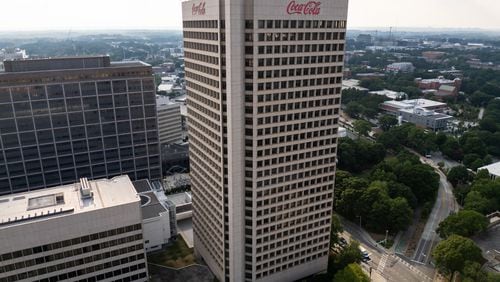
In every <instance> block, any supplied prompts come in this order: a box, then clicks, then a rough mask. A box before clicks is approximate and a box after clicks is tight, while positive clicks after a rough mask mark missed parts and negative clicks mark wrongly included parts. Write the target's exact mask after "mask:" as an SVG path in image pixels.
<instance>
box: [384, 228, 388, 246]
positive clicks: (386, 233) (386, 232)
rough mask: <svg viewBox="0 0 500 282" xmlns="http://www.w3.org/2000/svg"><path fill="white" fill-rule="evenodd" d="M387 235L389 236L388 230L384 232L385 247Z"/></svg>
mask: <svg viewBox="0 0 500 282" xmlns="http://www.w3.org/2000/svg"><path fill="white" fill-rule="evenodd" d="M387 235H389V230H385V241H384V243H385V245H386V246H387Z"/></svg>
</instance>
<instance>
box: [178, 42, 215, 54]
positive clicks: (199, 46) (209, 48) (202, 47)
mask: <svg viewBox="0 0 500 282" xmlns="http://www.w3.org/2000/svg"><path fill="white" fill-rule="evenodd" d="M184 48H185V49H194V50H199V51H205V52H212V53H218V52H219V46H218V45H213V44H205V43H198V42H190V41H184Z"/></svg>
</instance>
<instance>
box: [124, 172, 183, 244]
mask: <svg viewBox="0 0 500 282" xmlns="http://www.w3.org/2000/svg"><path fill="white" fill-rule="evenodd" d="M134 187H135V190H136V191H137V193H138V194H139V196H140V198H141V212H142V225H143V230H144V247H145V248H146V252H152V251H156V250H160V249H162V248H163V247H164V246H165V245H166V244H167V243H168V242H169V241H170V238H172V237H174V236H175V235H177V226H176V213H175V206H174V205H168V203H165V202H163V203H162V202H160V200H159V199H158V197H157V196H156V194H155V192H154V191H153V188H152V187H151V184H150V182H149V180H147V179H143V180H137V181H134Z"/></svg>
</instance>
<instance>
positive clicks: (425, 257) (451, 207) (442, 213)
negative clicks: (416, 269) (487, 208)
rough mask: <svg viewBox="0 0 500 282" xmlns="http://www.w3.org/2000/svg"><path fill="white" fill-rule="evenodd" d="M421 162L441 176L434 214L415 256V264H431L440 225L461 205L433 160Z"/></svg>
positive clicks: (424, 159) (428, 222) (422, 159)
mask: <svg viewBox="0 0 500 282" xmlns="http://www.w3.org/2000/svg"><path fill="white" fill-rule="evenodd" d="M420 160H421V161H422V162H424V163H426V164H429V165H431V166H432V167H434V169H435V171H436V172H437V173H438V174H439V190H438V196H437V199H436V203H435V204H434V207H433V208H432V212H431V214H430V215H429V219H428V220H427V223H426V225H425V228H424V231H423V232H422V236H421V237H420V240H419V242H418V244H417V248H416V250H415V253H414V256H413V261H414V262H417V263H420V264H429V263H430V261H431V251H432V248H433V247H434V246H435V245H436V244H437V243H438V242H439V240H440V238H439V235H438V234H437V233H436V229H437V228H438V226H439V223H440V222H441V221H443V220H444V219H445V218H447V217H448V216H449V215H450V214H451V213H454V212H457V211H458V209H459V205H458V204H457V202H456V200H455V196H454V195H453V190H452V189H453V188H452V186H451V184H450V183H449V182H448V180H447V179H446V176H445V175H444V173H443V172H442V171H441V170H439V169H438V168H437V166H436V165H435V164H434V162H432V161H431V160H429V159H427V158H424V157H420Z"/></svg>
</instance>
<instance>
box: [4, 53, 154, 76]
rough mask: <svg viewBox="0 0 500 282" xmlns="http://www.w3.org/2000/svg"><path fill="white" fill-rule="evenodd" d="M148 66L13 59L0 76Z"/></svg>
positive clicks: (96, 59) (91, 59)
mask: <svg viewBox="0 0 500 282" xmlns="http://www.w3.org/2000/svg"><path fill="white" fill-rule="evenodd" d="M149 66H150V65H149V64H146V63H144V62H141V61H126V62H111V61H110V58H109V56H88V57H60V58H45V59H13V60H5V61H4V68H5V70H4V72H2V73H1V74H0V76H4V77H7V76H13V75H20V74H26V73H28V74H36V73H51V74H53V72H60V71H75V70H78V71H82V70H95V69H114V68H124V67H127V68H128V67H149Z"/></svg>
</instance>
